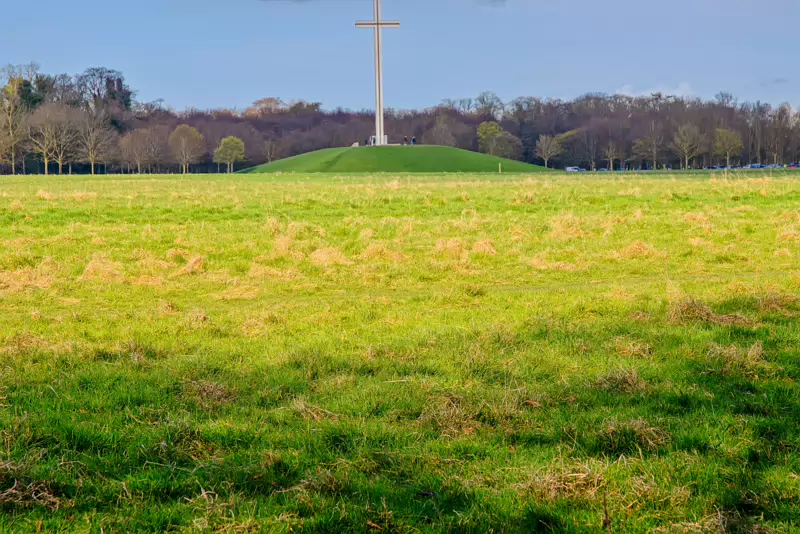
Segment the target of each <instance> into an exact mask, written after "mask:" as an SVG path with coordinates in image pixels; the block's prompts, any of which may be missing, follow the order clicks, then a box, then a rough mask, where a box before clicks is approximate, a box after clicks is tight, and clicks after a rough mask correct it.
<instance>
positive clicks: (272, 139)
mask: <svg viewBox="0 0 800 534" xmlns="http://www.w3.org/2000/svg"><path fill="white" fill-rule="evenodd" d="M282 152H283V141H282V140H281V139H279V138H278V137H276V136H274V135H272V134H270V135H267V137H266V139H265V140H264V157H265V158H266V160H267V163H272V162H273V161H275V160H276V159H280V158H281V153H282Z"/></svg>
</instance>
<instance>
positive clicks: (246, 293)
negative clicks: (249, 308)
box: [217, 286, 261, 300]
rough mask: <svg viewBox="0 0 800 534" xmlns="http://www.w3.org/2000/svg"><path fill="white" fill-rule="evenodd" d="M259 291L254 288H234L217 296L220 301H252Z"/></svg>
mask: <svg viewBox="0 0 800 534" xmlns="http://www.w3.org/2000/svg"><path fill="white" fill-rule="evenodd" d="M260 294H261V290H260V289H259V288H257V287H254V286H236V287H232V288H230V289H226V290H225V291H223V292H222V293H219V294H217V298H219V299H220V300H254V299H256V298H258V296H259V295H260Z"/></svg>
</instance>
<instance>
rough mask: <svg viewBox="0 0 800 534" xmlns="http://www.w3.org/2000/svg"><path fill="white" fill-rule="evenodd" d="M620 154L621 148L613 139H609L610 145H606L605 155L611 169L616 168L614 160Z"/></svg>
mask: <svg viewBox="0 0 800 534" xmlns="http://www.w3.org/2000/svg"><path fill="white" fill-rule="evenodd" d="M619 156H620V152H619V149H618V148H617V145H615V144H614V142H613V141H609V142H608V145H606V148H605V150H603V157H604V158H606V161H607V162H608V170H609V171H613V170H614V160H616V159H617V158H619Z"/></svg>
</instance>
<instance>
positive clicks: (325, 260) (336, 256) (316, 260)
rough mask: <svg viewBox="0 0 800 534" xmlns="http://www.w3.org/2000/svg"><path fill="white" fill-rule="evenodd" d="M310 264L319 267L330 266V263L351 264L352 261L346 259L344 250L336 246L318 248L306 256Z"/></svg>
mask: <svg viewBox="0 0 800 534" xmlns="http://www.w3.org/2000/svg"><path fill="white" fill-rule="evenodd" d="M308 259H309V260H310V261H311V263H312V264H314V265H317V266H319V267H330V266H332V265H351V264H352V263H353V262H351V261H350V260H348V259H347V257H346V256H345V255H344V252H342V251H341V250H339V249H338V248H336V247H325V248H319V249H317V250H315V251H314V252H312V253H311V255H310V256H309V257H308Z"/></svg>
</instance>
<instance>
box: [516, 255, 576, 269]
mask: <svg viewBox="0 0 800 534" xmlns="http://www.w3.org/2000/svg"><path fill="white" fill-rule="evenodd" d="M528 265H530V266H531V267H533V268H534V269H536V270H537V271H575V270H577V269H578V266H577V265H576V264H574V263H569V262H566V261H551V260H549V259H547V258H546V257H544V256H541V255H540V256H537V257H535V258H531V259H530V260H528Z"/></svg>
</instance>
